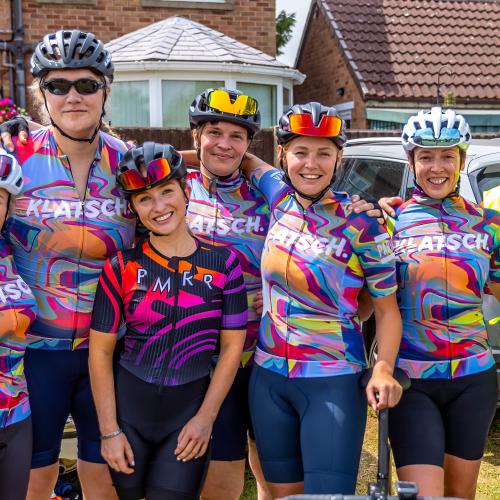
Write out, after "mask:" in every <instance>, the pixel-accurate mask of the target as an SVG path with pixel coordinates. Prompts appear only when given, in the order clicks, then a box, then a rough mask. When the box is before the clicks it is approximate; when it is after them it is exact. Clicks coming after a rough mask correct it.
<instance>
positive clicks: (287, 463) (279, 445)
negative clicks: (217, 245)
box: [243, 103, 401, 497]
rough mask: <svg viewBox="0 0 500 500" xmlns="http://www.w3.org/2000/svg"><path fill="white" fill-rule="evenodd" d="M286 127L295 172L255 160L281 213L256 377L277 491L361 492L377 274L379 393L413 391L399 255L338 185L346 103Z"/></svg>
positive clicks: (295, 110)
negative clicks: (362, 303)
mask: <svg viewBox="0 0 500 500" xmlns="http://www.w3.org/2000/svg"><path fill="white" fill-rule="evenodd" d="M277 135H278V143H279V146H278V157H279V159H280V163H281V166H282V170H283V174H284V175H282V173H280V172H279V171H277V170H275V169H273V168H272V167H270V166H269V165H265V164H262V163H261V164H260V165H259V162H258V161H257V160H255V158H254V159H253V160H251V161H249V164H248V165H246V162H244V165H243V167H244V171H245V173H247V174H248V176H249V178H250V179H251V181H252V182H253V183H254V185H255V186H256V187H257V188H258V189H260V190H261V191H262V192H263V194H264V195H265V196H266V198H267V200H268V202H269V206H270V209H271V214H272V218H271V224H270V228H269V232H268V235H267V238H266V243H265V246H264V251H263V254H262V281H263V299H264V308H263V315H262V321H261V324H260V331H259V338H258V342H257V348H256V352H255V366H254V369H253V373H252V379H251V382H250V407H251V410H252V420H253V424H254V429H255V437H256V441H257V448H258V450H259V456H260V459H261V463H262V468H263V470H264V475H265V477H266V480H267V481H268V484H269V487H270V489H271V492H272V493H273V496H275V497H281V496H286V495H290V494H294V493H301V492H305V493H343V494H352V493H353V492H354V488H355V484H356V476H357V470H358V463H359V457H360V453H361V445H362V442H363V434H364V427H365V418H366V397H365V395H364V394H363V392H362V390H361V388H360V387H359V383H358V382H359V378H360V375H361V373H362V372H363V369H364V367H365V366H366V362H365V352H364V346H363V335H362V333H361V329H360V322H359V316H358V307H359V305H358V304H359V303H358V300H359V296H360V293H361V290H362V289H363V286H365V284H366V286H367V288H368V290H369V292H370V295H372V297H373V304H374V309H375V316H376V320H377V336H378V337H379V345H381V346H382V347H381V350H380V351H379V357H378V361H377V363H376V365H375V367H374V372H373V377H372V379H371V381H370V383H369V385H368V387H367V396H368V402H369V403H370V405H371V406H372V407H373V408H374V409H380V408H384V407H387V406H389V407H390V406H394V405H395V404H396V403H397V401H398V400H399V397H400V396H401V387H400V386H399V384H398V383H397V382H396V381H395V380H394V379H393V377H392V371H393V367H394V362H395V359H396V354H397V350H398V347H399V341H400V338H401V317H400V315H399V311H398V307H397V303H396V298H395V293H394V292H395V289H396V280H395V269H394V257H393V255H392V253H391V252H390V250H389V249H388V245H387V241H388V238H389V235H388V234H387V233H386V232H385V230H384V228H383V227H382V226H380V225H379V224H378V223H377V222H376V221H375V220H374V219H371V218H369V217H367V216H366V215H365V214H360V215H356V214H355V213H354V212H353V211H352V207H351V203H350V201H351V200H350V198H349V196H348V195H347V194H345V193H335V192H333V191H332V190H331V183H332V181H333V177H334V174H335V169H336V168H337V167H338V165H339V163H340V160H341V156H342V147H343V145H344V143H345V140H346V138H345V135H344V131H343V123H342V120H341V119H340V118H339V116H338V113H337V111H336V110H335V108H330V107H326V106H322V105H321V104H319V103H309V104H305V105H296V106H293V107H292V108H291V109H290V110H289V111H288V112H287V113H285V114H284V115H283V116H282V117H281V119H280V123H279V128H278V134H277ZM247 167H248V168H247ZM250 167H253V168H250ZM283 181H284V182H283ZM380 332H383V335H379V334H380ZM376 393H378V396H379V400H378V402H377V400H376V398H375V394H376Z"/></svg>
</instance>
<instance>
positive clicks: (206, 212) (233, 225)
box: [187, 172, 269, 366]
mask: <svg viewBox="0 0 500 500" xmlns="http://www.w3.org/2000/svg"><path fill="white" fill-rule="evenodd" d="M187 182H188V185H189V187H190V188H191V193H190V196H189V206H188V211H187V220H188V223H189V227H190V228H191V231H192V232H193V234H194V235H195V236H196V237H197V238H199V239H200V240H201V241H204V242H206V243H210V244H212V245H216V246H223V247H227V248H231V249H232V250H234V252H235V253H236V255H237V256H238V260H239V261H240V264H241V269H242V270H243V277H244V279H245V285H246V287H247V299H248V326H247V336H246V340H245V348H244V350H243V356H242V360H241V361H242V365H243V366H245V365H247V364H251V363H252V362H253V353H254V351H255V344H256V343H257V336H258V331H259V324H260V315H258V314H257V313H256V312H255V309H254V308H253V302H254V299H255V295H256V293H257V292H259V291H260V290H261V289H262V280H261V276H260V259H261V256H262V250H263V248H264V240H265V238H266V234H267V230H268V226H269V207H268V205H267V202H266V200H265V198H264V196H263V195H262V193H260V192H259V191H258V190H257V189H255V188H254V187H253V186H250V185H249V183H248V182H247V181H246V179H245V178H244V177H243V176H241V175H240V176H238V177H236V178H234V179H230V180H228V181H221V180H218V181H217V183H216V184H215V185H213V186H210V184H209V181H208V180H207V179H206V177H204V176H203V175H202V174H201V173H200V172H190V173H189V174H188V178H187Z"/></svg>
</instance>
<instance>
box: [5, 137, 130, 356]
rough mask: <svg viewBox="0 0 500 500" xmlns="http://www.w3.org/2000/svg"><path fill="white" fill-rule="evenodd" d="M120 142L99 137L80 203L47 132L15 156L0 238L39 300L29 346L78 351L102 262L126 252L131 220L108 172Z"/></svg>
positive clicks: (119, 152) (85, 333) (112, 168)
mask: <svg viewBox="0 0 500 500" xmlns="http://www.w3.org/2000/svg"><path fill="white" fill-rule="evenodd" d="M127 147H128V146H127V145H126V144H125V143H124V142H122V141H120V140H118V139H116V138H114V137H112V136H110V135H108V134H105V133H103V132H100V134H99V143H98V148H97V151H96V156H95V159H94V160H93V162H92V165H91V167H90V171H89V174H88V180H87V188H86V193H85V198H84V200H83V201H82V200H80V197H79V194H78V191H77V189H76V186H75V183H74V181H73V176H72V173H71V165H70V163H69V161H68V158H67V157H66V156H65V155H64V154H63V153H62V151H61V150H60V149H59V148H58V146H57V144H56V142H55V138H54V135H53V133H52V131H51V129H50V128H48V129H41V130H40V131H39V132H37V133H36V134H35V135H34V137H33V139H32V142H31V143H30V145H29V152H28V153H27V154H26V148H20V149H19V151H18V156H19V160H20V163H21V165H22V171H23V179H24V187H23V189H22V191H21V193H20V194H19V195H18V196H16V197H15V198H14V197H12V200H13V201H12V202H11V208H10V215H9V217H8V219H7V226H6V235H7V239H8V241H9V243H10V244H11V245H12V248H13V252H14V260H15V263H16V267H17V269H18V271H19V274H20V275H21V276H22V278H23V279H24V281H25V282H26V283H27V284H28V285H29V286H30V288H31V290H32V291H33V294H34V295H35V298H36V300H37V302H38V315H37V319H36V320H35V322H34V323H33V324H32V326H31V327H30V329H29V332H28V334H29V336H30V338H31V339H32V340H33V342H32V343H31V344H30V348H40V349H62V350H65V349H82V348H87V347H88V333H89V327H90V319H91V314H92V305H93V302H94V293H95V289H96V286H97V280H98V279H99V274H100V272H101V269H102V266H103V265H104V261H105V260H106V258H107V257H109V256H111V255H113V254H114V253H116V251H117V250H121V249H124V248H129V247H130V246H131V245H132V243H133V238H134V235H135V220H136V219H135V216H134V214H132V213H130V212H129V210H128V208H127V202H126V201H125V200H124V199H122V198H121V197H120V193H119V192H118V189H117V187H116V180H115V169H116V167H117V165H118V162H119V161H120V159H121V157H122V156H123V154H124V153H125V151H126V150H127Z"/></svg>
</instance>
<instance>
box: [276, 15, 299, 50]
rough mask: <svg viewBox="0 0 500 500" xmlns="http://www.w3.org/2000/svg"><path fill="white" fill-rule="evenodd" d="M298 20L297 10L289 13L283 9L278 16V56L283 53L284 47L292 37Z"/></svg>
mask: <svg viewBox="0 0 500 500" xmlns="http://www.w3.org/2000/svg"><path fill="white" fill-rule="evenodd" d="M296 22H297V20H296V19H295V12H292V13H291V14H288V13H287V12H285V11H284V10H282V11H281V12H280V13H279V14H278V15H277V16H276V54H277V55H278V56H280V55H282V54H283V50H282V49H283V47H285V45H286V44H287V43H288V42H289V41H290V38H292V30H293V27H294V26H295V23H296Z"/></svg>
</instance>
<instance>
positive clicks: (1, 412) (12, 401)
mask: <svg viewBox="0 0 500 500" xmlns="http://www.w3.org/2000/svg"><path fill="white" fill-rule="evenodd" d="M35 314H36V301H35V298H34V297H33V294H32V293H31V290H30V288H29V286H28V285H27V284H26V283H25V282H24V280H23V279H22V278H21V276H19V273H18V272H17V270H16V266H15V264H14V260H13V258H12V252H11V249H10V246H9V245H8V244H7V242H6V241H5V239H4V238H3V237H2V236H0V429H3V428H5V427H7V426H8V425H12V424H16V423H17V422H21V421H22V420H24V419H25V418H28V416H29V415H30V406H29V399H28V388H27V386H26V379H25V377H24V353H25V351H26V346H27V344H28V340H27V338H26V331H27V330H28V328H29V326H30V325H31V324H32V323H33V321H34V319H35Z"/></svg>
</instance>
